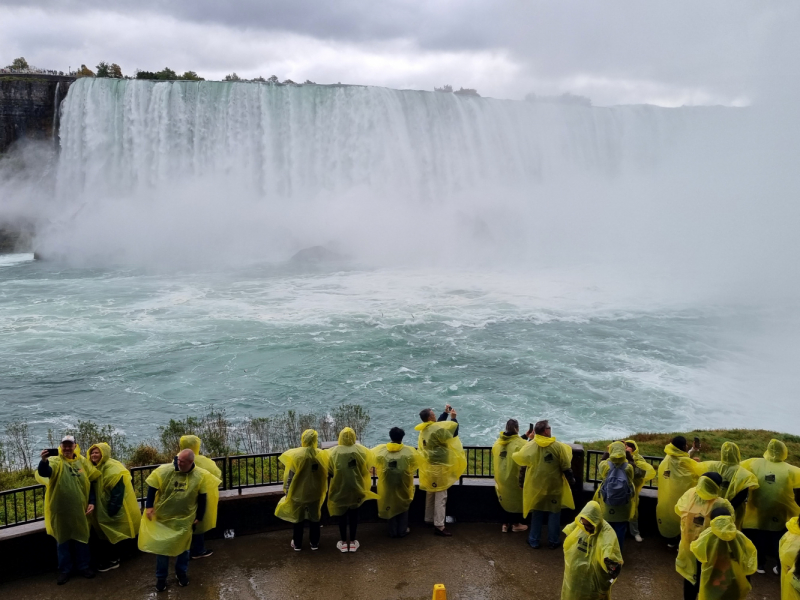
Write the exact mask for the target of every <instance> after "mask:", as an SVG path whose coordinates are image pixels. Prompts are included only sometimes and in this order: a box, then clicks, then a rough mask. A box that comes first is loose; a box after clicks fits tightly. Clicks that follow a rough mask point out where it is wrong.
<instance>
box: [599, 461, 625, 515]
mask: <svg viewBox="0 0 800 600" xmlns="http://www.w3.org/2000/svg"><path fill="white" fill-rule="evenodd" d="M627 464H628V463H623V464H621V465H615V464H614V463H612V462H609V465H610V466H611V469H610V470H609V471H608V475H607V476H606V479H605V481H603V485H602V486H600V496H601V497H602V498H603V502H605V504H606V505H608V506H624V505H625V504H627V503H628V502H630V500H631V498H632V497H633V489H632V487H631V484H630V482H629V481H628V475H627V474H626V473H625V467H626V466H627Z"/></svg>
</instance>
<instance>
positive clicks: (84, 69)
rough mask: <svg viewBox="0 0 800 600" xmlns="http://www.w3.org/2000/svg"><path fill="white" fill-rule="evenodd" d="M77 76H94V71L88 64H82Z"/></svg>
mask: <svg viewBox="0 0 800 600" xmlns="http://www.w3.org/2000/svg"><path fill="white" fill-rule="evenodd" d="M75 77H94V72H93V71H92V70H91V69H90V68H89V67H87V66H86V65H81V68H80V69H78V71H77V72H76V73H75Z"/></svg>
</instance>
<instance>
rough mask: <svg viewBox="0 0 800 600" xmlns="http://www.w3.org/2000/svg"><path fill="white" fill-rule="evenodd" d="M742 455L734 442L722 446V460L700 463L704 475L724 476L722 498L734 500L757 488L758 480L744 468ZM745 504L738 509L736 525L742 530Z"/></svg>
mask: <svg viewBox="0 0 800 600" xmlns="http://www.w3.org/2000/svg"><path fill="white" fill-rule="evenodd" d="M740 462H742V453H741V452H740V451H739V446H737V445H736V444H734V443H733V442H725V443H724V444H722V450H721V452H720V460H710V461H707V462H704V463H700V464H701V465H702V467H703V472H704V473H719V474H720V475H721V476H722V486H720V487H721V489H722V494H721V495H722V497H723V498H725V499H726V500H733V499H734V498H735V497H736V496H737V495H738V494H739V493H741V492H742V491H743V490H745V489H747V488H757V487H758V479H756V476H755V475H753V474H752V473H751V472H750V471H748V470H747V469H745V468H744V467H742V466H741V465H740V464H739V463H740ZM744 512H745V503H742V504H740V505H739V507H738V508H737V509H736V515H735V519H734V520H735V523H736V527H737V528H738V529H741V528H742V521H743V520H744Z"/></svg>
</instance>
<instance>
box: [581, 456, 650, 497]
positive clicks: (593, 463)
mask: <svg viewBox="0 0 800 600" xmlns="http://www.w3.org/2000/svg"><path fill="white" fill-rule="evenodd" d="M603 454H605V453H604V452H603V451H602V450H586V451H585V458H584V462H585V465H584V477H583V480H584V481H585V482H586V483H593V484H594V486H595V488H596V487H597V486H598V485H600V483H601V482H602V480H601V479H600V476H599V473H598V471H599V470H600V463H601V462H603ZM642 458H643V459H645V460H646V461H647V462H648V463H650V464H651V465H652V466H653V468H654V469H655V470H656V471H658V465H659V464H661V461H662V460H663V459H662V458H661V457H659V456H642ZM657 479H658V478H657V477H653V479H651V480H650V481H648V482H647V483H645V484H644V486H643V487H642V489H645V490H657V489H658V481H657Z"/></svg>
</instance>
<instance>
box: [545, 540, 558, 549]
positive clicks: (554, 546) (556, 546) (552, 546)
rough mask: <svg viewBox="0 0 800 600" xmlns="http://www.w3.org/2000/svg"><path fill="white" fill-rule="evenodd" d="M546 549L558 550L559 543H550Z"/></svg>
mask: <svg viewBox="0 0 800 600" xmlns="http://www.w3.org/2000/svg"><path fill="white" fill-rule="evenodd" d="M547 547H548V548H550V550H558V549H559V548H561V542H556V543H555V544H554V543H553V542H550V544H549V545H548V546H547Z"/></svg>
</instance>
